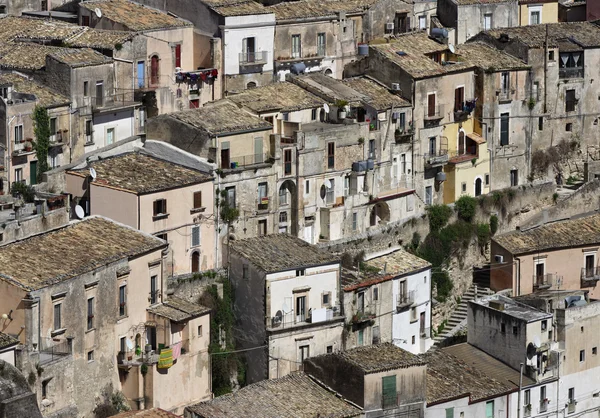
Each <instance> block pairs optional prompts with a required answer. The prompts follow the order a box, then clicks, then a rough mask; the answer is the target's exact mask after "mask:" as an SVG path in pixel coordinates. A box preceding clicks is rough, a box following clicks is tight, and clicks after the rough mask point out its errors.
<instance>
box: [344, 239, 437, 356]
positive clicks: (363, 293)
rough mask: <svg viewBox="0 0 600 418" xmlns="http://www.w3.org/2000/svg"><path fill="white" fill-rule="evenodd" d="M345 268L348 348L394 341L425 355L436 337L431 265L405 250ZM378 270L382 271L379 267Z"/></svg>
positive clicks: (415, 352) (402, 346) (401, 346)
mask: <svg viewBox="0 0 600 418" xmlns="http://www.w3.org/2000/svg"><path fill="white" fill-rule="evenodd" d="M365 264H366V266H365V269H363V271H350V270H346V269H344V270H343V271H342V290H343V303H344V315H345V316H346V320H347V321H348V325H349V326H351V327H352V329H351V331H352V332H347V333H346V340H345V342H344V343H345V347H346V348H352V347H355V346H362V345H369V344H378V343H380V342H382V343H385V342H390V343H393V344H395V345H396V346H398V347H400V348H402V349H404V350H406V351H408V352H411V353H413V354H419V353H424V352H426V351H427V350H428V349H429V348H430V347H431V346H432V344H433V341H432V339H431V265H430V264H429V263H428V262H426V261H425V260H423V259H420V258H419V257H416V256H414V255H413V254H410V253H408V252H406V251H404V250H398V251H396V252H393V253H391V254H387V255H383V256H380V257H376V258H372V259H370V260H368V262H366V263H365ZM375 271H377V272H375Z"/></svg>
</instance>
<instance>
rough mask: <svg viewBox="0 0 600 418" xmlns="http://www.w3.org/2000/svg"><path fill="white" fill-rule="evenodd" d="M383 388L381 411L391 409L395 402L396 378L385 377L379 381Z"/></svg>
mask: <svg viewBox="0 0 600 418" xmlns="http://www.w3.org/2000/svg"><path fill="white" fill-rule="evenodd" d="M381 381H382V387H383V409H387V408H393V407H395V406H396V405H397V400H396V376H386V377H383V378H382V379H381Z"/></svg>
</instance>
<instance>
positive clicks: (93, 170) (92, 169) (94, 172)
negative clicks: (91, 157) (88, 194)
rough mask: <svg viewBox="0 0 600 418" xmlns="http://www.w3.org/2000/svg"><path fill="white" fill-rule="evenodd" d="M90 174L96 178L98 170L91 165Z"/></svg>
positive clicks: (93, 178)
mask: <svg viewBox="0 0 600 418" xmlns="http://www.w3.org/2000/svg"><path fill="white" fill-rule="evenodd" d="M90 176H91V177H92V180H96V176H97V174H96V170H95V169H94V167H90Z"/></svg>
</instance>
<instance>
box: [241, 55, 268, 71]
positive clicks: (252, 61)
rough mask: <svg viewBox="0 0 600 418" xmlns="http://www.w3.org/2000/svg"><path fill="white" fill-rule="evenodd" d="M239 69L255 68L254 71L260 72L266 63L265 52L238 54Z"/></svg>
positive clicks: (266, 56)
mask: <svg viewBox="0 0 600 418" xmlns="http://www.w3.org/2000/svg"><path fill="white" fill-rule="evenodd" d="M239 60H240V67H242V68H243V69H244V70H248V69H249V67H256V70H258V71H262V66H263V65H265V64H266V63H267V60H268V52H267V51H254V52H240V54H239Z"/></svg>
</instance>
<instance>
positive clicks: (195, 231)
mask: <svg viewBox="0 0 600 418" xmlns="http://www.w3.org/2000/svg"><path fill="white" fill-rule="evenodd" d="M199 245H200V227H199V226H193V227H192V247H197V246H199Z"/></svg>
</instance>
